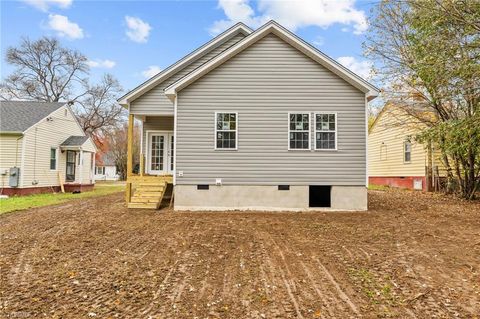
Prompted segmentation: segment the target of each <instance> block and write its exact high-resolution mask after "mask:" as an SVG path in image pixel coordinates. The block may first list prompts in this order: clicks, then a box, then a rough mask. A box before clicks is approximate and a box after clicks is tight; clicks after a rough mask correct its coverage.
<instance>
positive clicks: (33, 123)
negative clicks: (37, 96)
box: [0, 101, 96, 195]
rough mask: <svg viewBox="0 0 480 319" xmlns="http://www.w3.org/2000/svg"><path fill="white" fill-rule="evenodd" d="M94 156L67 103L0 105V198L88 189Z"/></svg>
mask: <svg viewBox="0 0 480 319" xmlns="http://www.w3.org/2000/svg"><path fill="white" fill-rule="evenodd" d="M95 152H96V148H95V145H94V144H93V142H92V140H91V139H90V138H89V137H88V136H86V135H85V133H84V132H83V130H82V128H81V127H80V125H79V123H78V121H77V119H76V117H75V115H74V114H73V112H72V110H71V109H70V107H69V106H68V104H66V103H45V102H30V101H28V102H27V101H1V102H0V173H1V176H0V183H1V184H0V194H2V195H26V194H35V193H44V192H53V191H55V192H58V191H60V190H61V187H60V185H61V183H64V186H65V191H67V192H72V191H86V190H91V189H92V188H93V185H94V178H93V175H94V174H93V172H94V167H95Z"/></svg>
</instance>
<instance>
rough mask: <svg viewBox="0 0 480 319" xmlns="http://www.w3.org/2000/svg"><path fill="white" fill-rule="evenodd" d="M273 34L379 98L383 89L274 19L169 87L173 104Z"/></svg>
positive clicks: (166, 93) (361, 89)
mask: <svg viewBox="0 0 480 319" xmlns="http://www.w3.org/2000/svg"><path fill="white" fill-rule="evenodd" d="M270 33H273V34H275V35H277V36H278V37H279V38H281V39H282V40H284V41H285V42H287V43H288V44H290V45H291V46H293V47H294V48H296V49H298V50H299V51H301V52H302V53H304V54H305V55H307V56H308V57H310V58H312V59H313V60H314V61H316V62H318V63H319V64H321V65H323V66H324V67H325V68H327V69H328V70H330V71H331V72H333V73H335V74H336V75H338V76H339V77H341V78H342V79H344V80H345V81H347V82H348V83H350V84H351V85H353V86H354V87H356V88H357V89H359V90H360V91H362V92H364V93H365V94H366V96H367V99H368V100H372V99H374V98H375V97H377V96H378V94H379V89H378V88H377V87H375V86H374V85H372V84H370V83H369V82H367V81H366V80H364V79H363V78H361V77H360V76H359V75H357V74H355V73H354V72H352V71H350V70H349V69H347V68H346V67H344V66H343V65H341V64H340V63H338V62H337V61H335V60H334V59H332V58H330V57H329V56H327V55H326V54H324V53H323V52H321V51H319V50H318V49H316V48H315V47H313V46H312V45H310V44H308V43H307V42H305V41H304V40H302V39H301V38H299V37H298V36H296V35H295V34H293V33H292V32H290V31H288V30H287V29H285V28H284V27H282V26H281V25H280V24H278V23H277V22H275V21H273V20H272V21H269V22H267V23H266V24H264V25H263V26H262V27H260V28H259V29H257V30H256V31H255V32H253V33H251V34H250V35H248V36H247V37H246V38H245V39H243V40H241V41H239V42H238V43H237V44H235V45H233V46H232V47H230V48H229V49H227V50H225V51H224V52H222V53H220V54H219V55H217V56H216V57H214V58H212V59H211V60H210V61H208V62H206V63H205V64H203V65H201V66H200V67H198V68H197V69H195V70H194V71H192V72H190V73H189V74H187V75H186V76H184V77H183V78H181V79H179V80H178V81H176V82H174V83H173V84H171V85H170V86H168V87H167V88H166V89H165V95H166V96H167V97H168V98H170V99H171V100H172V101H173V100H174V98H175V96H176V94H177V92H179V91H180V90H182V89H183V88H185V87H187V86H188V85H190V84H191V83H193V82H195V81H196V80H197V79H199V78H200V77H202V76H203V75H205V74H207V73H208V72H210V71H211V70H213V69H215V68H216V67H218V66H220V65H221V64H223V63H224V62H225V61H227V60H228V59H230V58H232V57H233V56H235V55H237V54H238V53H240V52H242V51H243V50H245V49H246V48H248V47H249V46H250V45H252V44H253V43H255V42H257V41H258V40H260V39H262V38H263V37H265V36H266V35H267V34H270Z"/></svg>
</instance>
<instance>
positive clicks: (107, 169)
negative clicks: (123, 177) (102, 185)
mask: <svg viewBox="0 0 480 319" xmlns="http://www.w3.org/2000/svg"><path fill="white" fill-rule="evenodd" d="M119 178H120V176H119V175H118V174H117V166H116V165H115V164H114V163H112V162H108V161H103V162H101V163H97V166H96V167H95V180H96V181H118V179H119Z"/></svg>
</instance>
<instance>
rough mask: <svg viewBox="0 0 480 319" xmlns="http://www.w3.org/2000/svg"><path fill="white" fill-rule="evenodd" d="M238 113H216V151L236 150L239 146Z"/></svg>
mask: <svg viewBox="0 0 480 319" xmlns="http://www.w3.org/2000/svg"><path fill="white" fill-rule="evenodd" d="M237 124H238V113H236V112H231V113H220V112H217V113H215V149H217V150H236V149H237V144H238V134H237V133H238V125H237Z"/></svg>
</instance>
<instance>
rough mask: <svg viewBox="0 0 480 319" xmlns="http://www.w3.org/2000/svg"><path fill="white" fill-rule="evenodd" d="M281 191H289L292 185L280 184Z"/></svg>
mask: <svg viewBox="0 0 480 319" xmlns="http://www.w3.org/2000/svg"><path fill="white" fill-rule="evenodd" d="M278 190H279V191H288V190H290V185H278Z"/></svg>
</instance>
